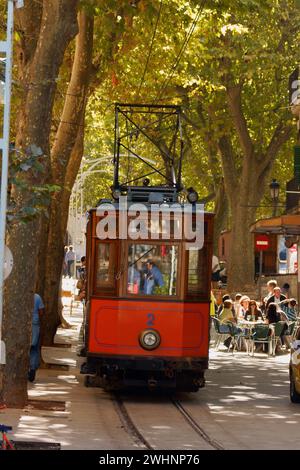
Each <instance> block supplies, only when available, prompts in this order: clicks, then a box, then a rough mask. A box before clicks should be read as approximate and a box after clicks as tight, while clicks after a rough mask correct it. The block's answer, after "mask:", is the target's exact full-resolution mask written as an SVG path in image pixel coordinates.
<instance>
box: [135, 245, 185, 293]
mask: <svg viewBox="0 0 300 470" xmlns="http://www.w3.org/2000/svg"><path fill="white" fill-rule="evenodd" d="M149 255H150V256H149ZM177 255H178V247H177V246H174V245H141V244H132V245H130V246H129V250H128V266H129V267H128V278H127V292H128V294H138V295H147V296H148V295H153V296H154V295H159V296H161V295H168V296H169V295H176V294H177V292H176V276H177Z"/></svg>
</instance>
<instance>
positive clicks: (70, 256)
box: [65, 246, 76, 277]
mask: <svg viewBox="0 0 300 470" xmlns="http://www.w3.org/2000/svg"><path fill="white" fill-rule="evenodd" d="M75 259H76V255H75V252H74V251H73V247H72V246H70V247H69V251H67V253H66V256H65V262H66V264H67V270H68V276H69V277H72V275H73V274H74V268H73V265H74V262H75Z"/></svg>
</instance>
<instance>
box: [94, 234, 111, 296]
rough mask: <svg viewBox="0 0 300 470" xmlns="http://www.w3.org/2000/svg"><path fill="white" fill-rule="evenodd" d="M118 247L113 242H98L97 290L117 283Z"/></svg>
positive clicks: (108, 287)
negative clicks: (116, 263) (115, 277)
mask: <svg viewBox="0 0 300 470" xmlns="http://www.w3.org/2000/svg"><path fill="white" fill-rule="evenodd" d="M115 258H116V248H115V245H114V244H112V243H101V242H99V243H97V250H96V290H98V291H101V290H103V289H110V288H113V287H114V285H115V280H114V274H115V262H116V260H115Z"/></svg>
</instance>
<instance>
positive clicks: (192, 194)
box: [187, 188, 199, 204]
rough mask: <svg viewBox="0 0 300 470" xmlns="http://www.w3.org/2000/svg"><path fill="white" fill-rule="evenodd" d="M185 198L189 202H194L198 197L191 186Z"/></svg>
mask: <svg viewBox="0 0 300 470" xmlns="http://www.w3.org/2000/svg"><path fill="white" fill-rule="evenodd" d="M187 198H188V201H189V202H190V203H191V204H195V203H196V202H197V201H198V199H199V195H198V193H197V191H195V190H194V189H193V188H189V189H188V195H187Z"/></svg>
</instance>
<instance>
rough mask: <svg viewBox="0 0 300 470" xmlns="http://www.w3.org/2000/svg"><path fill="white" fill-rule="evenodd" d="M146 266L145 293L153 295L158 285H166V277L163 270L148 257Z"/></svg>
mask: <svg viewBox="0 0 300 470" xmlns="http://www.w3.org/2000/svg"><path fill="white" fill-rule="evenodd" d="M146 267H147V270H146V273H145V279H144V286H143V293H144V294H146V295H152V294H153V290H154V288H155V287H156V286H159V287H162V286H163V285H164V279H163V275H162V273H161V271H160V270H159V268H158V267H157V266H156V264H155V263H154V262H153V261H152V260H151V259H148V261H147V263H146Z"/></svg>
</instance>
